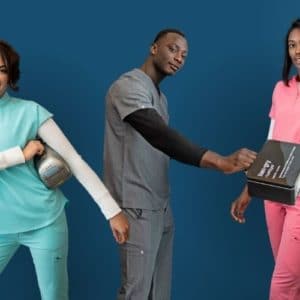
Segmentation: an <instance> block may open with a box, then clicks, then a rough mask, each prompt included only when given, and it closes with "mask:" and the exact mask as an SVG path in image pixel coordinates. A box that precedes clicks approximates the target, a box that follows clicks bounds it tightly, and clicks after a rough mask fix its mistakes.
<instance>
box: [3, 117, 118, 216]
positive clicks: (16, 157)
mask: <svg viewBox="0 0 300 300" xmlns="http://www.w3.org/2000/svg"><path fill="white" fill-rule="evenodd" d="M38 135H39V136H40V137H41V138H42V139H43V141H44V142H45V143H46V144H48V145H49V146H50V147H51V148H52V149H54V150H55V151H56V152H57V153H58V154H60V155H61V156H62V157H63V159H64V160H65V161H66V162H67V164H68V165H69V167H70V169H71V171H72V173H73V175H74V176H75V177H76V179H77V180H78V181H79V182H80V183H81V184H82V186H83V187H84V188H85V189H86V190H87V192H88V193H89V194H90V195H91V196H92V198H93V199H94V201H95V202H96V203H97V204H98V206H99V207H100V209H101V211H102V213H103V214H104V216H105V218H106V219H110V218H112V217H114V216H115V215H117V214H118V213H119V212H120V211H121V209H120V207H119V206H118V204H117V203H116V201H115V200H114V199H113V198H112V196H111V195H110V193H109V191H108V190H107V189H106V187H105V186H104V184H103V183H102V181H101V180H100V178H99V177H98V176H97V175H96V173H95V172H94V171H93V170H92V169H91V168H90V167H89V165H88V164H87V163H86V162H85V161H84V160H83V159H82V158H81V156H80V155H79V154H78V153H77V152H76V150H75V149H74V147H73V146H72V145H71V143H70V142H69V140H68V139H67V138H66V137H65V135H64V133H63V132H62V131H61V129H60V128H59V127H58V126H57V124H56V123H55V122H54V120H53V119H48V120H47V121H45V122H44V123H43V124H42V125H41V126H40V128H39V130H38ZM24 162H25V159H24V155H23V152H22V150H21V148H20V147H18V146H16V147H14V148H11V149H8V150H6V151H2V152H0V169H5V168H8V167H12V166H14V165H17V164H20V163H24Z"/></svg>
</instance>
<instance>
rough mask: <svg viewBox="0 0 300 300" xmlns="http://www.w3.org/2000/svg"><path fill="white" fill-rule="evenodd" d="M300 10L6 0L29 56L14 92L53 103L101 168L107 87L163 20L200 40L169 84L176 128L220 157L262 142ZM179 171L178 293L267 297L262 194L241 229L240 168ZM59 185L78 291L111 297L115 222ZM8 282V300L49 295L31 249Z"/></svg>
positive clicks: (136, 59)
mask: <svg viewBox="0 0 300 300" xmlns="http://www.w3.org/2000/svg"><path fill="white" fill-rule="evenodd" d="M18 2H19V3H18ZM299 8H300V4H299V0H290V1H288V2H286V3H285V4H284V3H283V2H282V1H276V0H252V1H234V0H228V1H220V0H219V1H206V2H203V3H202V2H198V1H178V0H174V1H169V0H165V1H158V0H153V1H151V2H150V1H143V0H140V1H137V0H131V1H110V2H100V1H92V0H86V1H84V2H80V3H76V2H68V1H56V0H55V1H49V2H41V1H22V2H21V1H5V2H2V3H1V24H2V26H1V37H0V38H2V39H4V40H7V41H9V42H10V43H11V44H12V45H13V46H14V47H15V48H16V49H17V50H18V52H19V53H20V54H21V57H22V61H21V69H22V79H21V81H20V86H21V89H20V92H19V93H18V95H19V96H20V97H22V98H25V99H34V100H36V101H38V102H39V103H40V104H42V105H43V106H45V107H46V108H47V109H48V110H50V111H51V112H53V113H54V114H55V120H56V121H57V123H58V124H59V125H60V126H61V128H62V129H63V130H64V132H65V133H66V135H67V136H68V137H69V139H70V140H71V141H72V143H73V144H74V146H75V147H76V149H77V150H78V152H79V153H80V154H81V155H82V156H83V157H84V158H85V160H86V161H87V162H88V163H89V164H90V165H91V166H92V168H93V169H94V170H95V171H96V172H97V173H98V174H101V170H102V149H103V125H104V97H105V93H106V90H107V89H108V87H109V85H110V84H111V83H112V81H114V80H115V79H116V78H117V77H118V76H119V75H120V74H121V73H123V72H125V71H127V70H129V69H131V68H133V67H136V66H140V65H141V64H142V63H143V60H144V59H145V57H146V56H147V53H148V47H149V45H150V42H151V41H152V39H153V38H154V36H155V34H156V33H157V32H158V31H159V30H161V29H162V28H165V27H177V28H180V29H182V30H183V31H184V32H185V33H186V35H187V38H188V41H189V48H190V51H189V57H188V59H187V62H186V66H185V67H184V69H183V70H182V71H180V72H179V74H178V75H176V76H175V77H174V78H168V79H166V80H165V82H163V84H162V88H163V90H164V92H165V93H166V95H167V96H168V100H169V108H170V115H171V125H172V126H173V127H175V128H177V129H178V130H179V131H181V132H182V133H183V134H185V135H186V136H187V137H189V138H190V139H192V140H193V141H195V142H197V143H199V144H201V145H203V146H205V147H208V148H210V149H212V150H215V151H217V152H219V153H221V154H224V155H225V154H229V153H231V152H233V151H235V150H236V149H237V148H240V147H243V146H245V147H248V148H252V149H254V150H256V151H257V150H259V148H260V147H261V145H262V143H263V142H264V140H265V138H266V135H267V129H268V123H269V120H268V112H269V108H270V104H271V95H272V89H273V86H274V84H275V82H276V81H277V80H279V79H280V74H281V66H282V60H283V45H284V44H283V40H284V35H285V33H286V30H287V28H288V27H289V25H290V22H291V21H292V20H293V19H295V18H296V17H297V13H299ZM170 176H171V183H172V204H173V209H174V215H175V221H176V238H175V251H174V272H173V290H172V291H173V292H172V299H173V300H185V299H188V300H194V299H195V300H197V299H204V300H217V299H230V300H238V299H239V300H240V299H243V300H253V299H257V300H263V299H267V297H268V289H269V281H270V276H271V274H272V268H273V259H272V254H271V249H270V245H269V241H268V237H267V233H266V227H265V220H264V215H263V206H262V201H261V200H260V199H254V200H253V203H252V204H251V206H250V208H249V210H248V211H247V223H246V224H245V225H239V224H236V223H234V222H233V221H232V220H231V218H230V215H229V209H230V203H231V201H232V200H234V198H235V197H236V196H237V195H238V194H239V192H240V191H241V189H242V186H243V184H244V182H245V177H244V175H243V174H236V175H232V176H225V175H223V174H219V173H217V172H215V171H211V170H203V169H202V170H201V169H196V168H193V167H190V166H185V165H182V164H180V163H177V162H172V164H171V170H170ZM63 190H64V192H65V194H66V195H67V196H68V198H69V199H70V203H69V205H68V207H67V215H68V220H69V231H70V252H69V273H70V299H71V300H79V299H80V300H82V299H85V300H93V299H104V300H111V299H115V295H116V290H117V287H118V286H119V261H118V250H117V246H116V244H115V243H114V241H113V238H112V235H111V232H110V229H109V226H108V223H107V222H106V221H105V220H104V218H103V216H102V215H101V213H100V212H99V210H98V208H97V206H96V204H95V203H94V202H93V200H92V199H91V198H90V197H89V195H88V194H87V193H86V192H85V190H84V189H83V188H82V187H81V186H80V184H79V183H78V182H77V181H76V180H75V179H72V180H71V181H70V182H68V183H66V184H65V185H64V187H63ZM0 291H1V299H3V300H18V299H30V300H35V299H39V297H40V296H39V292H38V287H37V283H36V278H35V274H34V269H33V265H32V261H31V258H30V255H29V252H28V251H27V249H22V248H21V249H20V250H19V251H18V252H17V254H16V255H15V256H14V258H13V259H12V260H11V262H10V264H9V265H8V267H7V268H6V270H5V271H4V273H3V274H2V275H1V278H0ZM58 300H59V299H58Z"/></svg>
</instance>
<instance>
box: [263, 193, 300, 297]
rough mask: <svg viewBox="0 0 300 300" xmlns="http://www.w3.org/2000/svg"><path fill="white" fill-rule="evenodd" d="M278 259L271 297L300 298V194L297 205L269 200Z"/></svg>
mask: <svg viewBox="0 0 300 300" xmlns="http://www.w3.org/2000/svg"><path fill="white" fill-rule="evenodd" d="M265 213H266V221H267V227H268V232H269V237H270V242H271V247H272V251H273V255H274V259H275V267H274V271H273V276H272V281H271V287H270V298H269V299H270V300H300V198H298V199H297V201H296V204H295V206H289V205H283V204H280V203H275V202H271V201H267V200H266V201H265Z"/></svg>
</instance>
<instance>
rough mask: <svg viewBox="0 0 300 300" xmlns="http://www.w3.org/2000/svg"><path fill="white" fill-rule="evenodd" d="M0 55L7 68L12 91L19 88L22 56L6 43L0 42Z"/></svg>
mask: <svg viewBox="0 0 300 300" xmlns="http://www.w3.org/2000/svg"><path fill="white" fill-rule="evenodd" d="M0 55H1V57H2V59H3V62H4V64H5V66H6V68H7V74H8V85H9V87H10V88H11V89H12V90H15V91H17V90H18V89H19V88H18V86H17V82H18V80H19V78H20V69H19V65H20V56H19V54H18V53H17V52H16V51H15V50H14V48H13V47H12V46H11V45H9V44H8V43H7V42H6V41H3V40H0Z"/></svg>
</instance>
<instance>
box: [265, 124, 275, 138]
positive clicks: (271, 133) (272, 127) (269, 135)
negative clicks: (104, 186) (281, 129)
mask: <svg viewBox="0 0 300 300" xmlns="http://www.w3.org/2000/svg"><path fill="white" fill-rule="evenodd" d="M274 125H275V120H274V119H271V122H270V127H269V132H268V137H267V140H271V139H272V137H273V129H274Z"/></svg>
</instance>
